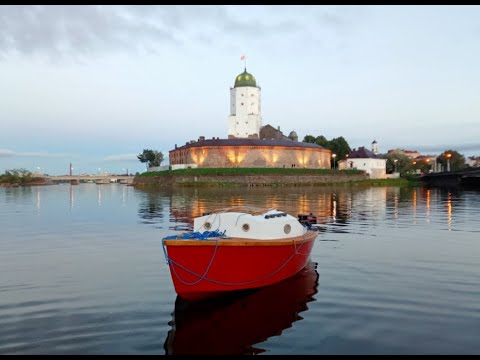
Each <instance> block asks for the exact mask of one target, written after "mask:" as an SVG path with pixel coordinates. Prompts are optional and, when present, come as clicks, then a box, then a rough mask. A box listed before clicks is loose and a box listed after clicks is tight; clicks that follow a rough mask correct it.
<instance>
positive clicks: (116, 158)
mask: <svg viewBox="0 0 480 360" xmlns="http://www.w3.org/2000/svg"><path fill="white" fill-rule="evenodd" d="M103 161H122V162H124V161H135V162H138V161H139V160H138V158H137V154H122V155H109V156H107V157H105V158H104V159H103Z"/></svg>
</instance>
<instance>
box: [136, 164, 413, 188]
mask: <svg viewBox="0 0 480 360" xmlns="http://www.w3.org/2000/svg"><path fill="white" fill-rule="evenodd" d="M361 173H362V171H360V170H333V169H292V168H286V169H284V168H200V169H179V170H171V171H152V172H144V173H142V174H140V175H138V176H139V177H155V176H158V177H161V176H202V175H203V176H252V175H253V176H255V175H256V176H261V175H286V176H289V175H319V176H326V175H327V176H328V175H342V177H343V176H348V175H359V174H361ZM334 183H336V181H335V180H334V178H332V181H331V182H325V183H323V184H324V185H331V184H334ZM342 183H343V184H344V185H355V186H362V185H364V186H405V185H417V184H420V182H419V181H418V180H415V179H409V178H399V179H364V180H358V179H355V180H352V181H347V182H345V181H342ZM184 185H187V184H184ZM217 185H222V186H228V185H230V186H233V185H234V184H231V183H224V182H218V184H217Z"/></svg>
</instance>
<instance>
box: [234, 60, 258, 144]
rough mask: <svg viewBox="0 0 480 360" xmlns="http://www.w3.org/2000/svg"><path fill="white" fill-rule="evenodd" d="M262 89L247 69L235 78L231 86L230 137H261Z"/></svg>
mask: <svg viewBox="0 0 480 360" xmlns="http://www.w3.org/2000/svg"><path fill="white" fill-rule="evenodd" d="M260 95H261V89H260V87H257V82H256V80H255V77H254V76H253V75H252V74H249V73H248V72H247V69H246V68H245V71H244V72H243V73H241V74H240V75H238V76H237V77H236V78H235V85H234V87H233V88H230V116H229V117H228V138H229V139H231V138H259V133H260V128H261V127H262V117H261V115H260V113H261V105H262V103H261V96H260Z"/></svg>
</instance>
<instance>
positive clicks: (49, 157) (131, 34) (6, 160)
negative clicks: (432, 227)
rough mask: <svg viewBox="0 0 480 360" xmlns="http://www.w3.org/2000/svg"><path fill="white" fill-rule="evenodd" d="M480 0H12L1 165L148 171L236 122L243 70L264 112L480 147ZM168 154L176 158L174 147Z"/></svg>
mask: <svg viewBox="0 0 480 360" xmlns="http://www.w3.org/2000/svg"><path fill="white" fill-rule="evenodd" d="M478 19H480V7H479V6H446V5H444V6H158V5H157V6H145V5H144V6H72V5H70V6H52V5H50V6H33V5H29V6H0V173H3V172H4V171H5V170H7V169H12V168H26V169H29V170H31V171H35V170H37V169H40V170H41V171H42V172H46V173H49V174H66V173H68V171H69V164H70V163H72V166H73V168H74V173H97V172H104V171H107V172H111V173H119V172H123V171H124V169H129V172H136V171H140V172H141V171H144V169H145V167H144V165H143V164H141V163H140V162H139V161H138V160H137V159H136V155H137V154H139V153H141V152H142V151H143V149H145V148H148V149H155V150H160V151H162V152H163V153H164V154H165V155H166V156H168V151H169V150H171V149H172V148H173V147H174V146H175V144H178V145H183V144H185V142H187V141H189V140H193V139H198V137H199V136H205V137H207V138H210V137H213V136H216V137H217V136H218V137H220V138H225V137H226V136H227V131H228V123H227V117H228V112H229V89H230V87H231V86H233V83H234V79H235V77H236V75H237V74H239V73H240V72H242V71H243V62H242V61H241V60H240V57H241V55H244V54H245V55H246V56H247V69H248V71H249V72H251V73H252V74H253V75H254V76H255V77H256V79H257V84H258V85H260V86H261V88H262V117H263V122H264V124H271V125H272V126H275V127H277V126H280V128H281V130H282V131H284V132H285V133H287V134H288V133H289V132H290V131H291V130H295V131H296V132H297V133H298V135H299V138H300V139H303V137H304V136H305V135H307V134H310V135H314V136H317V135H324V136H325V137H327V138H328V139H331V138H334V137H339V136H343V137H344V138H345V139H346V140H347V141H348V143H349V144H350V146H351V147H352V148H354V147H359V146H367V147H369V148H370V146H371V145H370V144H371V142H372V141H373V140H374V139H375V140H377V142H378V144H379V147H380V152H386V151H387V150H388V149H392V148H405V149H411V150H419V151H420V152H421V153H425V154H435V153H440V152H442V151H443V150H446V149H449V148H452V149H454V150H457V151H459V152H461V153H463V154H465V155H480V71H479V64H480V22H479V21H478ZM167 160H168V159H167Z"/></svg>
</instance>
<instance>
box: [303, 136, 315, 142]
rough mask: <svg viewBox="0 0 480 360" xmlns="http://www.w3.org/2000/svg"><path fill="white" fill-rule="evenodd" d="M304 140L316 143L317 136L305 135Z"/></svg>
mask: <svg viewBox="0 0 480 360" xmlns="http://www.w3.org/2000/svg"><path fill="white" fill-rule="evenodd" d="M303 142H306V143H310V144H315V136H313V135H305V137H304V138H303Z"/></svg>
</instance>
